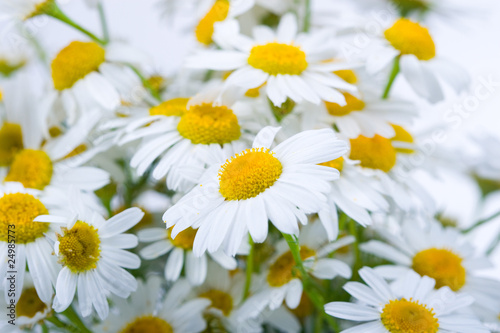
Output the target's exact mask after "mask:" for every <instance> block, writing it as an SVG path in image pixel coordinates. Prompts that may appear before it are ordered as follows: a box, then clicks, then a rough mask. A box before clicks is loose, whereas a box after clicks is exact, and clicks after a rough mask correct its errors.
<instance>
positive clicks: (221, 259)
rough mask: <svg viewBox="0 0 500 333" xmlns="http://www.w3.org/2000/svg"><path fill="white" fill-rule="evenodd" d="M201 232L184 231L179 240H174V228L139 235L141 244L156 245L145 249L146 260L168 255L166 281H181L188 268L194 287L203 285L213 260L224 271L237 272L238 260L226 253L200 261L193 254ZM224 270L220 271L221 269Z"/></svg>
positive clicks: (202, 258)
mask: <svg viewBox="0 0 500 333" xmlns="http://www.w3.org/2000/svg"><path fill="white" fill-rule="evenodd" d="M196 232H197V230H195V229H192V228H187V229H186V230H184V231H181V232H180V233H179V234H178V235H177V236H176V237H175V239H173V238H172V235H171V234H172V228H170V229H167V230H165V228H149V229H144V230H141V231H139V233H138V237H139V241H141V242H153V243H152V244H151V245H148V246H146V247H144V248H143V249H142V250H141V252H140V255H141V256H142V257H143V258H144V259H148V260H151V259H156V258H158V257H160V256H162V255H164V254H168V257H167V261H166V264H165V279H167V281H177V280H178V279H179V277H180V275H181V272H182V268H183V267H184V269H185V273H186V278H187V279H188V281H189V282H190V283H191V284H192V285H195V286H196V285H200V284H202V283H203V282H204V281H205V279H206V278H207V265H208V262H209V257H210V258H211V259H213V260H214V261H216V262H217V263H218V264H219V265H220V266H222V267H223V268H224V269H228V270H232V269H235V268H236V265H237V263H236V260H235V259H234V258H232V257H228V256H226V255H225V254H224V253H223V252H222V251H218V252H214V253H210V254H209V256H208V257H207V255H206V254H203V255H201V256H200V257H196V256H195V255H194V254H193V243H194V238H195V236H196ZM219 269H220V267H219Z"/></svg>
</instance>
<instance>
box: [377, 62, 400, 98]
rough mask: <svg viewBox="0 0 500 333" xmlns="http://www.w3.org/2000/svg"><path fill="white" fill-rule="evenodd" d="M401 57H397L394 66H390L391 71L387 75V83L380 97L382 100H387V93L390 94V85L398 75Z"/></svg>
mask: <svg viewBox="0 0 500 333" xmlns="http://www.w3.org/2000/svg"><path fill="white" fill-rule="evenodd" d="M400 58H401V56H397V57H396V58H395V59H394V64H393V65H392V70H391V74H390V75H389V81H388V82H387V86H386V87H385V90H384V94H383V95H382V99H387V98H389V93H390V92H391V88H392V84H393V83H394V80H396V76H398V73H399V60H400Z"/></svg>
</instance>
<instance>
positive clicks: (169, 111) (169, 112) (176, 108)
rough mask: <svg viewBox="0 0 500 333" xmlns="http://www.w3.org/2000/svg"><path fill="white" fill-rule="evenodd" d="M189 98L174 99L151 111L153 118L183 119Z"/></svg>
mask: <svg viewBox="0 0 500 333" xmlns="http://www.w3.org/2000/svg"><path fill="white" fill-rule="evenodd" d="M188 101H189V98H184V97H179V98H173V99H170V100H168V101H165V102H163V103H161V104H160V105H157V106H153V107H152V108H151V109H149V114H150V115H151V116H167V117H169V116H176V117H182V116H183V115H184V113H186V111H187V103H188Z"/></svg>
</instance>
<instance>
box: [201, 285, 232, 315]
mask: <svg viewBox="0 0 500 333" xmlns="http://www.w3.org/2000/svg"><path fill="white" fill-rule="evenodd" d="M200 297H202V298H208V299H209V300H211V301H212V308H216V309H219V310H221V311H222V313H223V314H224V316H226V317H227V316H229V314H230V313H231V310H233V298H232V297H231V295H229V294H228V293H226V292H224V291H220V290H217V289H212V290H209V291H206V292H204V293H201V294H200Z"/></svg>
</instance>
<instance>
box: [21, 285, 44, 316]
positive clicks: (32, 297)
mask: <svg viewBox="0 0 500 333" xmlns="http://www.w3.org/2000/svg"><path fill="white" fill-rule="evenodd" d="M45 309H47V304H45V303H44V302H42V301H41V300H40V298H39V297H38V294H37V293H36V289H35V288H34V287H31V288H26V289H24V290H23V293H22V294H21V297H20V298H19V301H18V302H17V304H16V314H17V316H18V317H21V316H23V317H28V318H33V317H34V316H35V315H36V314H37V313H39V312H43V311H45Z"/></svg>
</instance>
